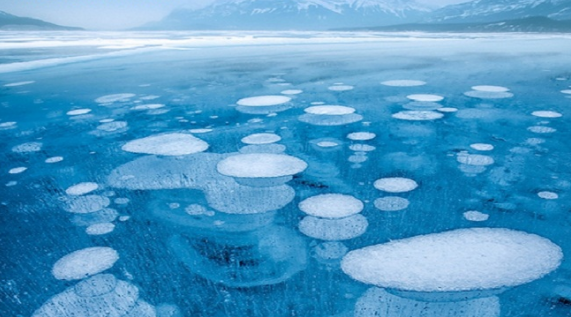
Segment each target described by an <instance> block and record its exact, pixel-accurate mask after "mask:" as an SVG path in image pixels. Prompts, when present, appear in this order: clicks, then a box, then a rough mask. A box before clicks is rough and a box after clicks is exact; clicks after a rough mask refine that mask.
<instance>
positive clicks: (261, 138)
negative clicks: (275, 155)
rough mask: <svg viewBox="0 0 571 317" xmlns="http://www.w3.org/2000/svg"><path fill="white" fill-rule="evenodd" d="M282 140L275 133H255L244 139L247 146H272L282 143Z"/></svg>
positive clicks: (243, 141)
mask: <svg viewBox="0 0 571 317" xmlns="http://www.w3.org/2000/svg"><path fill="white" fill-rule="evenodd" d="M281 139H282V138H281V137H280V136H279V135H277V134H274V133H255V134H250V135H248V136H246V137H244V138H242V140H241V141H242V143H245V144H270V143H275V142H278V141H280V140H281Z"/></svg>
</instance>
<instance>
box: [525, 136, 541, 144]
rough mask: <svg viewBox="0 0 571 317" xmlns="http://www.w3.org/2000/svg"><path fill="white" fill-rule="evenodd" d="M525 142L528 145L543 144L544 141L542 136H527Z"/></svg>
mask: <svg viewBox="0 0 571 317" xmlns="http://www.w3.org/2000/svg"><path fill="white" fill-rule="evenodd" d="M525 143H526V144H529V145H539V144H543V143H545V139H542V138H529V139H527V140H525Z"/></svg>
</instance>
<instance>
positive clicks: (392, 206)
mask: <svg viewBox="0 0 571 317" xmlns="http://www.w3.org/2000/svg"><path fill="white" fill-rule="evenodd" d="M409 205H410V202H409V201H408V199H406V198H402V197H396V196H387V197H382V198H377V199H375V208H377V209H379V210H382V211H399V210H403V209H406V208H408V206H409Z"/></svg>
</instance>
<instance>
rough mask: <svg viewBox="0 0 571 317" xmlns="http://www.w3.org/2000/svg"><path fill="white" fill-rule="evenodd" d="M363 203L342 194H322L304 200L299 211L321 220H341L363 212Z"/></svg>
mask: <svg viewBox="0 0 571 317" xmlns="http://www.w3.org/2000/svg"><path fill="white" fill-rule="evenodd" d="M363 207H364V206H363V202H361V201H360V200H359V199H357V198H355V197H353V196H350V195H342V194H322V195H317V196H312V197H309V198H306V199H304V200H303V201H301V202H300V203H299V209H300V210H301V211H303V212H305V213H306V214H308V215H310V216H315V217H321V218H331V219H332V218H343V217H348V216H351V215H354V214H358V213H360V212H361V210H363Z"/></svg>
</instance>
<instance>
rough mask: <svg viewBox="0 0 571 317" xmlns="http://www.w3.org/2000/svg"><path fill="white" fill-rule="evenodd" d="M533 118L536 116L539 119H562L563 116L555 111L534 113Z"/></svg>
mask: <svg viewBox="0 0 571 317" xmlns="http://www.w3.org/2000/svg"><path fill="white" fill-rule="evenodd" d="M531 115H532V116H536V117H539V118H560V117H562V116H563V115H562V114H560V113H559V112H555V111H548V110H539V111H534V112H532V113H531Z"/></svg>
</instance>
